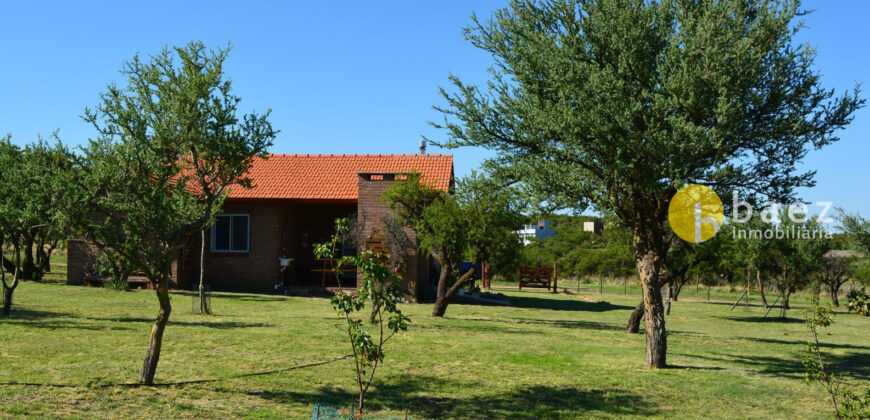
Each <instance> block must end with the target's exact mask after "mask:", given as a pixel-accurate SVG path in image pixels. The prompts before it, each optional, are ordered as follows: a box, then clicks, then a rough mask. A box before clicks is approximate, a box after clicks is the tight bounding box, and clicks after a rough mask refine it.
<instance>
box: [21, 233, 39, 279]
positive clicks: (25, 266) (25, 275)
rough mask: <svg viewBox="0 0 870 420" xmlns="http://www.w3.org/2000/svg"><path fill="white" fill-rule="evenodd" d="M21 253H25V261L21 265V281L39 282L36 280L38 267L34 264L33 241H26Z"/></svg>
mask: <svg viewBox="0 0 870 420" xmlns="http://www.w3.org/2000/svg"><path fill="white" fill-rule="evenodd" d="M19 252H24V261H23V262H22V263H21V280H38V279H34V277H36V275H35V273H36V265H35V264H34V263H33V239H30V238H27V239H25V241H24V247H23V248H22V249H21V250H20V251H19Z"/></svg>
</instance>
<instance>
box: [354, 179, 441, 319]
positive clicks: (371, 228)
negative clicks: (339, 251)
mask: <svg viewBox="0 0 870 420" xmlns="http://www.w3.org/2000/svg"><path fill="white" fill-rule="evenodd" d="M358 175H359V186H358V188H359V201H358V202H357V208H358V210H357V215H358V217H359V223H361V224H364V227H363V232H364V235H365V236H366V237H369V236H371V235H372V234H373V233H375V232H377V231H379V230H380V229H382V228H383V227H384V221H385V220H386V219H388V218H391V217H393V211H392V210H391V209H390V206H389V205H387V204H386V203H383V202H381V197H383V194H384V191H386V190H387V189H389V188H390V187H391V186H393V184H395V183H396V182H397V179H398V178H401V177H402V175H403V174H397V173H366V172H360V173H359V174H358ZM405 232H406V233H407V234H408V237H409V238H411V240H412V241H415V238H416V233H415V232H414V231H413V230H410V229H406V231H405ZM428 263H429V261H428V258H426V257H425V256H423V255H418V254H417V252H416V250H413V251H412V252H411V257H410V258H409V260H408V262H407V272H406V273H404V275H403V276H404V285H405V288H406V289H407V290H408V292H409V294H410V295H411V298H412V299H413V300H414V301H417V302H420V301H422V300H423V296H424V294H425V289H426V286H427V283H428V275H427V274H428V272H429V265H428ZM359 281H360V278H359V276H357V282H359ZM357 286H359V284H357Z"/></svg>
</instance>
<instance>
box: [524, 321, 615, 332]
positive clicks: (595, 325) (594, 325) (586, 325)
mask: <svg viewBox="0 0 870 420" xmlns="http://www.w3.org/2000/svg"><path fill="white" fill-rule="evenodd" d="M510 319H511V320H512V321H513V322H516V323H518V324H533V325H547V326H553V327H559V328H571V329H574V328H580V329H585V330H614V331H623V330H625V327H622V326H619V325H613V324H605V323H603V322H595V321H573V320H563V319H555V320H554V319H525V318H510Z"/></svg>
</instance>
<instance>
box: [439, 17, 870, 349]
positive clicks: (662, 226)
mask: <svg viewBox="0 0 870 420" xmlns="http://www.w3.org/2000/svg"><path fill="white" fill-rule="evenodd" d="M799 5H800V1H799V0H783V1H775V2H767V1H763V0H751V1H745V0H724V1H715V2H709V1H707V2H685V1H676V0H665V1H642V0H634V1H629V2H626V1H622V0H602V1H595V2H586V1H577V0H548V1H540V2H526V1H519V0H514V1H511V2H510V4H509V5H508V6H507V7H505V8H503V9H500V10H496V11H495V12H494V13H493V14H492V18H491V19H490V20H489V21H485V22H482V21H480V20H478V19H477V17H476V16H473V24H472V25H470V26H469V27H467V28H466V29H465V35H466V38H467V39H468V40H469V41H470V42H471V44H472V45H474V46H475V47H477V48H480V49H482V50H483V51H484V52H486V53H487V54H489V55H491V56H492V57H493V60H494V64H493V66H492V67H491V68H490V74H491V75H492V77H491V79H490V80H489V81H488V82H487V84H486V88H485V89H481V88H479V87H477V86H473V85H468V84H465V83H463V82H462V81H461V80H460V79H459V78H457V77H453V76H451V79H450V80H451V82H452V83H453V87H454V92H452V93H448V92H447V91H446V90H443V89H442V91H441V93H442V96H443V98H444V100H445V101H446V105H445V106H439V107H436V109H437V110H439V111H441V112H442V113H443V115H444V120H443V122H440V123H433V125H434V126H435V127H436V128H441V129H443V130H445V132H446V135H447V140H446V141H443V142H441V143H440V144H441V145H443V146H445V147H451V148H452V147H463V146H469V147H482V148H486V149H489V150H492V151H494V152H496V156H495V157H494V158H492V159H489V160H488V161H487V162H486V164H485V165H486V167H487V168H489V169H490V170H491V171H492V172H493V173H496V174H499V177H500V178H501V179H500V180H501V181H503V182H506V183H509V182H519V183H521V184H524V185H526V190H531V191H535V192H536V193H537V194H539V195H543V196H546V197H547V198H548V200H549V202H550V203H552V204H554V205H562V206H563V207H567V208H577V207H578V206H580V207H582V205H581V203H590V204H591V205H592V206H593V207H594V209H595V210H597V211H599V212H601V213H604V214H612V215H615V216H616V217H617V218H618V219H619V221H620V223H621V224H622V225H623V226H625V227H627V228H629V229H631V231H632V232H633V238H632V244H633V246H634V248H635V249H634V251H635V252H634V254H635V256H636V258H637V259H638V264H642V267H643V269H642V271H641V272H640V273H639V274H640V279H641V281H642V282H643V283H644V284H645V286H649V287H646V288H645V290H647V291H648V292H649V293H651V294H657V293H658V292H656V290H658V288H659V287H660V286H661V285H662V283H663V279H662V278H661V274H660V273H661V262H662V259H663V258H664V255H665V254H666V253H667V245H668V243H669V241H667V239H666V236H667V209H668V202H669V201H670V199H671V197H673V195H674V194H675V193H676V191H677V190H678V189H679V188H680V187H682V186H684V185H687V184H703V185H712V186H714V188H716V189H717V190H718V192H720V193H726V192H728V193H730V192H731V190H739V191H741V192H743V193H744V194H742V195H743V196H745V197H750V196H751V197H753V199H755V198H770V199H772V200H774V201H778V202H792V201H793V198H794V197H793V196H794V192H795V190H796V189H797V188H799V187H803V186H811V185H812V184H813V176H814V172H813V171H811V170H808V171H805V172H801V171H799V170H798V167H797V164H798V162H801V161H802V159H803V158H804V156H806V153H807V151H808V150H809V149H810V148H811V147H814V148H820V147H823V146H825V145H827V144H829V143H831V142H834V141H836V140H837V139H838V138H837V137H836V136H835V135H834V133H835V132H836V131H837V130H839V129H842V128H844V127H846V126H847V125H848V124H849V123H850V122H851V121H852V119H853V115H854V113H855V111H856V110H858V109H859V108H861V107H862V106H863V105H864V100H863V99H861V98H859V96H858V95H859V88H858V87H857V86H856V87H855V88H854V90H853V91H851V92H847V93H846V94H844V95H841V96H835V94H834V91H833V90H830V89H825V88H824V87H823V86H822V85H821V77H820V75H819V73H818V71H816V70H814V69H813V66H814V60H815V51H814V50H813V49H812V48H811V47H809V45H808V44H806V43H804V44H799V43H797V42H796V41H795V39H794V37H795V35H796V34H797V32H798V29H799V28H800V24H799V23H795V20H796V19H799V16H800V14H801V11H800V9H799ZM735 69H740V71H735ZM436 144H437V142H436ZM722 195H725V196H727V195H728V194H722ZM726 201H727V200H726ZM648 298H649V299H650V300H652V301H654V302H656V303H655V305H654V307H653V308H650V309H652V310H654V311H656V312H662V311H663V307H662V305H660V304H659V303H658V302H660V301H661V299H660V298H659V297H658V296H648ZM658 319H659V318H656V320H658ZM662 319H663V318H662ZM648 325H649V328H651V329H653V328H654V329H658V331H652V330H650V331H649V333H650V336H654V337H665V334H664V333H665V332H664V322H658V321H657V322H656V323H649V324H648ZM647 343H648V346H656V347H657V348H658V349H661V351H655V352H648V353H647V354H649V355H652V354H653V353H655V359H656V360H655V362H654V363H652V364H654V365H657V366H664V364H665V363H664V359H665V357H664V351H663V350H664V349H665V348H666V346H665V345H664V339H662V340H661V344H662V345H661V346H658V344H657V343H658V342H653V341H652V340H647ZM650 349H652V347H651V348H650Z"/></svg>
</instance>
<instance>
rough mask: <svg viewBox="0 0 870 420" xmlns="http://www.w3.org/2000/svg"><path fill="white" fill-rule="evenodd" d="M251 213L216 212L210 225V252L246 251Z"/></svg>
mask: <svg viewBox="0 0 870 420" xmlns="http://www.w3.org/2000/svg"><path fill="white" fill-rule="evenodd" d="M250 241H251V215H249V214H218V215H217V216H215V220H214V224H213V225H212V226H211V252H248V251H249V250H250Z"/></svg>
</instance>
